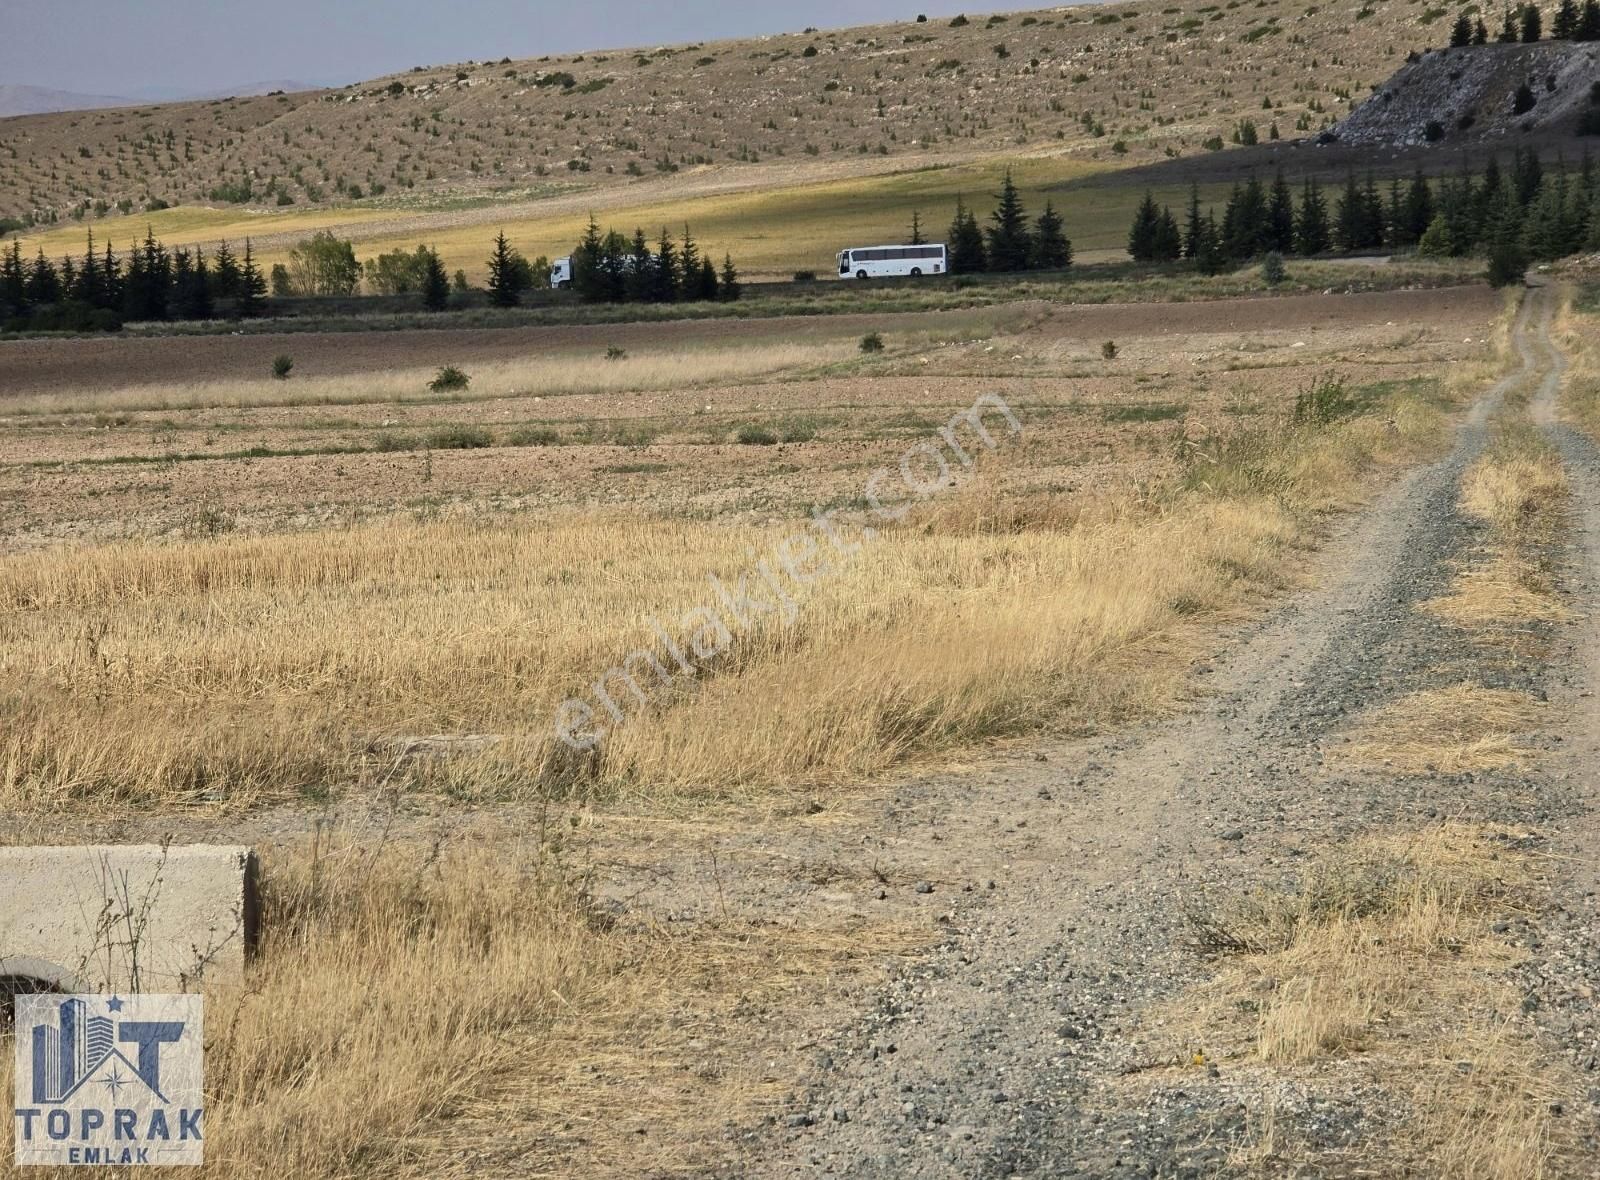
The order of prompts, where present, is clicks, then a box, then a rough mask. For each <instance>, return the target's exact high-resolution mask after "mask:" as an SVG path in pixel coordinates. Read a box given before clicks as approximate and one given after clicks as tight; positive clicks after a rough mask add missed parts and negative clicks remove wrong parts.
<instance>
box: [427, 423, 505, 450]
mask: <svg viewBox="0 0 1600 1180" xmlns="http://www.w3.org/2000/svg"><path fill="white" fill-rule="evenodd" d="M428 446H429V447H430V448H431V449H432V450H435V451H473V450H477V449H479V448H481V447H492V446H494V435H493V434H491V433H489V431H487V430H485V429H484V428H483V427H481V426H441V427H439V428H438V429H436V430H430V431H429V432H428Z"/></svg>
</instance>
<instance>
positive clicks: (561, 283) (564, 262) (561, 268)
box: [550, 257, 572, 291]
mask: <svg viewBox="0 0 1600 1180" xmlns="http://www.w3.org/2000/svg"><path fill="white" fill-rule="evenodd" d="M550 286H552V287H554V288H556V289H557V290H561V291H565V290H566V289H567V288H568V287H570V286H572V259H571V258H570V257H567V258H557V259H556V260H555V261H554V262H552V263H551V264H550Z"/></svg>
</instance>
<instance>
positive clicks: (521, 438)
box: [506, 426, 561, 447]
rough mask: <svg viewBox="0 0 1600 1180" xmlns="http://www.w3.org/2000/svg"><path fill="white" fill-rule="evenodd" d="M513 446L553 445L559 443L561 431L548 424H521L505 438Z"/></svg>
mask: <svg viewBox="0 0 1600 1180" xmlns="http://www.w3.org/2000/svg"><path fill="white" fill-rule="evenodd" d="M506 442H508V443H509V444H510V445H511V446H514V447H554V446H560V445H561V432H560V431H559V430H553V429H551V428H550V427H548V426H523V427H519V428H518V429H516V430H513V431H512V432H511V436H510V437H509V438H508V439H506Z"/></svg>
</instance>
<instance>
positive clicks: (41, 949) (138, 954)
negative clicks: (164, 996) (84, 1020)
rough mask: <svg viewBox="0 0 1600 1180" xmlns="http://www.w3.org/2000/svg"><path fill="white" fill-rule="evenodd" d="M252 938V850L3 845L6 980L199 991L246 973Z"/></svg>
mask: <svg viewBox="0 0 1600 1180" xmlns="http://www.w3.org/2000/svg"><path fill="white" fill-rule="evenodd" d="M256 936H257V905H256V860H255V853H254V852H252V851H251V850H250V849H248V848H244V847H240V846H232V845H215V844H187V845H177V844H174V845H167V846H163V845H158V844H129V845H111V844H108V845H63V846H59V847H55V846H45V845H31V846H27V847H12V848H0V979H10V980H13V981H16V982H19V983H20V982H23V981H28V980H32V981H36V982H38V983H42V984H46V985H48V986H50V987H52V988H56V989H59V990H63V991H77V992H97V991H107V990H110V991H146V992H168V991H186V990H193V989H194V988H195V987H196V986H198V985H199V984H200V983H201V982H202V981H210V982H216V981H218V980H220V979H225V978H234V979H236V978H238V977H239V976H240V975H242V974H243V971H244V964H245V959H246V957H247V956H248V955H249V954H251V953H252V952H253V951H254V949H255V942H256Z"/></svg>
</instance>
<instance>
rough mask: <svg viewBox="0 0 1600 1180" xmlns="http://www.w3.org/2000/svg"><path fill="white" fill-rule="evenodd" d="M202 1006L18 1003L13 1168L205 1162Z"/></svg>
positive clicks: (183, 1000) (155, 1000)
mask: <svg viewBox="0 0 1600 1180" xmlns="http://www.w3.org/2000/svg"><path fill="white" fill-rule="evenodd" d="M203 1004H204V1001H203V999H202V997H200V996H191V995H166V996H164V995H135V996H127V997H124V996H114V995H113V996H106V995H81V996H65V997H63V996H59V995H21V996H17V997H16V1006H17V1021H16V1110H15V1120H16V1127H15V1130H16V1162H17V1163H19V1164H58V1165H59V1164H101V1165H104V1164H191V1163H192V1164H198V1163H200V1162H201V1161H202V1158H203V1150H204V1141H203V1139H202V1125H201V1120H202V1115H203V1111H204V1095H203V1089H202V1082H203V1073H202V1053H203V1048H204V1043H205V1042H204V1036H203V1025H202V1013H203Z"/></svg>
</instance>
